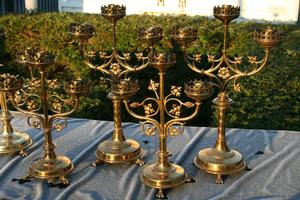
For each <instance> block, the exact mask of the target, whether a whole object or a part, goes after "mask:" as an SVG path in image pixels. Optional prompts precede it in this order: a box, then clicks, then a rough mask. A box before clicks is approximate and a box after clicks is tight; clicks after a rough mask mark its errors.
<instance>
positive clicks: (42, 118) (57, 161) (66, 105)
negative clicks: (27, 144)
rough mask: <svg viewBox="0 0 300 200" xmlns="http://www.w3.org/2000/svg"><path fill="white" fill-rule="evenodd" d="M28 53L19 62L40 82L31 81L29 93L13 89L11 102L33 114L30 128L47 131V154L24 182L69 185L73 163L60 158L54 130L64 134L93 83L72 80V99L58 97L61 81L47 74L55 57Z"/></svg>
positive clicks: (34, 164)
mask: <svg viewBox="0 0 300 200" xmlns="http://www.w3.org/2000/svg"><path fill="white" fill-rule="evenodd" d="M26 52H27V53H26V55H22V56H21V55H19V57H18V61H19V62H22V63H24V64H26V65H28V66H30V67H32V69H35V70H37V71H38V72H39V74H40V79H37V78H32V79H30V80H29V82H28V85H27V87H26V90H25V89H24V90H22V91H20V92H15V91H16V89H15V90H13V88H14V87H9V89H10V90H12V92H11V95H10V100H11V102H12V104H13V106H14V107H15V108H16V109H17V110H19V111H20V112H22V113H25V114H27V115H29V117H28V120H27V122H28V124H29V126H31V127H33V128H38V129H42V130H43V131H44V155H43V157H41V158H38V159H37V160H35V161H33V162H32V164H31V166H30V168H29V171H28V173H27V175H26V176H24V177H23V178H22V179H20V181H29V180H31V179H32V178H37V179H44V180H47V181H48V182H49V183H52V184H54V183H56V182H57V181H59V182H60V183H61V184H62V185H63V186H67V185H68V184H69V181H68V179H67V178H66V175H67V174H68V173H70V172H71V171H72V170H73V164H72V162H71V160H70V159H69V158H68V157H66V156H62V155H60V156H57V155H56V153H55V151H54V148H55V145H54V143H53V140H52V131H53V130H54V129H55V130H56V131H62V130H63V129H64V128H65V127H66V126H67V119H66V117H67V116H68V115H70V114H71V113H73V112H74V111H75V110H76V109H77V107H78V105H79V98H80V97H81V96H82V95H85V94H87V93H88V92H89V84H88V83H87V82H84V81H82V80H73V81H70V82H68V83H65V85H64V90H65V91H66V93H67V94H68V95H70V96H68V98H65V97H63V96H62V95H58V92H59V88H60V85H59V83H58V81H57V80H56V79H54V80H47V71H48V68H49V67H50V66H51V65H52V64H53V63H54V59H55V58H54V56H53V55H52V54H51V53H49V52H48V51H41V50H38V49H28V50H27V51H26ZM7 80H9V79H7ZM49 111H50V114H52V115H50V114H49ZM40 112H41V113H40Z"/></svg>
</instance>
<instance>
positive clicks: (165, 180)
mask: <svg viewBox="0 0 300 200" xmlns="http://www.w3.org/2000/svg"><path fill="white" fill-rule="evenodd" d="M175 62H176V61H175V54H169V53H159V54H154V55H153V56H151V57H150V65H151V66H152V67H154V68H156V69H157V70H158V71H159V72H158V74H159V83H156V82H154V81H152V80H151V81H150V85H149V87H148V89H149V90H150V91H153V92H154V94H155V98H152V97H148V98H146V99H145V100H144V101H142V102H133V103H129V102H128V100H126V99H125V100H124V103H125V107H126V110H127V111H128V113H129V114H130V115H132V116H133V117H135V118H137V119H139V120H142V122H141V123H142V130H143V132H144V133H145V134H146V135H149V136H150V135H155V134H156V133H157V132H158V134H159V151H158V153H157V157H158V159H157V162H156V163H154V164H147V165H146V166H145V167H143V169H142V173H141V180H142V182H143V183H144V184H146V185H148V186H150V187H153V188H157V189H158V193H157V194H156V197H157V198H165V194H164V191H163V189H167V188H173V187H176V186H178V185H180V184H182V183H184V182H186V181H189V178H188V176H187V174H186V173H185V171H184V169H183V168H182V167H181V166H179V165H177V164H174V163H170V162H169V160H168V157H169V156H171V154H170V153H169V152H168V150H167V138H168V136H169V135H171V136H177V135H180V134H181V133H182V132H183V125H184V123H185V122H186V121H188V120H190V119H192V118H193V117H195V116H196V114H197V113H198V112H199V109H200V105H201V102H202V100H203V99H205V98H207V97H209V96H210V95H211V94H212V91H213V90H212V86H211V85H210V84H208V83H204V82H202V81H197V80H195V81H191V82H189V83H188V84H186V85H185V89H184V92H185V93H186V95H187V96H188V97H190V98H192V99H193V100H195V102H182V101H180V100H179V99H178V98H177V97H180V93H181V87H176V86H172V87H171V91H170V94H168V95H167V96H165V80H164V79H165V73H166V70H167V69H168V68H170V67H171V66H173V65H174V64H175ZM119 87H120V85H117V86H116V87H115V88H119ZM122 88H123V92H126V91H127V90H130V88H131V87H126V86H123V87H122ZM136 88H137V86H136ZM116 92H117V91H115V90H114V88H113V90H112V93H116ZM140 107H141V108H143V109H144V113H145V115H140V114H137V113H136V112H134V111H133V110H132V109H131V108H134V109H136V108H140ZM183 107H186V108H194V109H195V110H194V112H193V113H192V114H191V115H189V116H187V117H181V109H182V108H183ZM166 114H167V115H166ZM155 116H159V120H157V119H156V118H155ZM167 118H170V120H168V121H167Z"/></svg>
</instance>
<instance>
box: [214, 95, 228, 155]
mask: <svg viewBox="0 0 300 200" xmlns="http://www.w3.org/2000/svg"><path fill="white" fill-rule="evenodd" d="M217 98H218V101H217V102H214V103H215V104H216V107H217V112H218V135H217V140H216V143H215V146H214V148H215V149H216V150H217V151H218V152H228V151H229V148H228V146H227V143H226V138H225V115H226V109H227V108H228V97H227V95H226V93H225V92H220V93H219V95H218V97H217Z"/></svg>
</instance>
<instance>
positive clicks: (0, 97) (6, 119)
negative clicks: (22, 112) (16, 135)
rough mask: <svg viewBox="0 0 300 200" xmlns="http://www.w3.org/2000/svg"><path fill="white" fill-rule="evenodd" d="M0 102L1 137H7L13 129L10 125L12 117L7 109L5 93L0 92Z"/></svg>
mask: <svg viewBox="0 0 300 200" xmlns="http://www.w3.org/2000/svg"><path fill="white" fill-rule="evenodd" d="M0 102H1V111H2V112H1V114H2V116H1V118H2V119H3V134H2V136H4V137H5V136H6V137H9V136H10V135H11V134H12V133H13V128H12V126H11V123H10V121H11V120H12V118H13V117H12V115H11V114H10V113H9V111H8V109H7V103H6V94H5V92H0Z"/></svg>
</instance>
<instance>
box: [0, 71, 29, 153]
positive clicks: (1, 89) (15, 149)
mask: <svg viewBox="0 0 300 200" xmlns="http://www.w3.org/2000/svg"><path fill="white" fill-rule="evenodd" d="M22 84H23V82H22V80H21V79H20V78H18V76H13V75H10V74H1V75H0V105H1V113H0V121H1V122H2V132H1V135H0V155H6V154H15V153H18V154H20V155H21V156H23V157H25V156H27V152H26V151H25V149H27V148H28V147H29V146H30V145H31V143H32V140H31V138H30V136H29V135H28V134H27V133H23V132H19V131H14V130H13V127H12V125H11V120H12V119H13V116H12V115H11V113H10V112H9V110H8V108H7V94H9V93H10V92H14V91H17V90H19V89H21V87H22Z"/></svg>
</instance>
